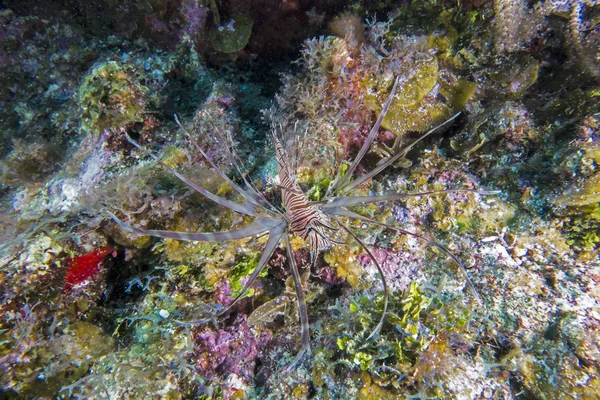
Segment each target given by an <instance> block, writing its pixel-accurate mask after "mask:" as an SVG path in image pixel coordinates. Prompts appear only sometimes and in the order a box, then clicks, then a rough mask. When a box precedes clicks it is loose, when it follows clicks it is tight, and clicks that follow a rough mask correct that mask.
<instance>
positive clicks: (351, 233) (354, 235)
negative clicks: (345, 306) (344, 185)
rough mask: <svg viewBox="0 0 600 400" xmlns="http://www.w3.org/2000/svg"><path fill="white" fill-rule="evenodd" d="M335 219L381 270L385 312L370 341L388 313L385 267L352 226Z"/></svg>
mask: <svg viewBox="0 0 600 400" xmlns="http://www.w3.org/2000/svg"><path fill="white" fill-rule="evenodd" d="M338 215H339V214H338ZM333 219H334V220H335V221H336V222H337V223H338V224H339V226H341V227H342V229H343V230H345V231H346V232H348V234H350V236H352V237H353V238H354V240H356V241H357V242H358V244H359V245H360V247H362V248H363V250H364V251H365V252H366V253H367V254H368V255H369V257H370V258H371V261H373V263H374V264H375V266H376V267H377V272H379V275H380V276H381V282H382V283H383V312H382V313H381V318H380V319H379V323H378V324H377V326H376V327H375V329H373V331H372V332H371V334H370V335H369V336H368V337H367V338H366V339H365V340H367V341H368V340H371V339H372V338H373V337H374V336H375V335H377V334H378V333H379V331H381V327H382V326H383V323H384V322H385V316H386V314H387V308H388V299H389V287H388V284H387V279H386V277H385V273H384V272H383V268H381V265H379V263H378V262H377V260H376V259H375V257H374V256H373V254H372V253H371V251H370V250H369V248H368V247H367V246H366V245H365V244H364V243H363V241H362V240H360V238H359V237H358V236H356V234H355V233H354V232H352V230H351V229H350V228H348V227H347V226H346V225H344V224H343V223H342V222H341V221H340V220H339V219H338V218H337V217H333Z"/></svg>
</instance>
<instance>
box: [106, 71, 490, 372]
mask: <svg viewBox="0 0 600 400" xmlns="http://www.w3.org/2000/svg"><path fill="white" fill-rule="evenodd" d="M398 82H399V80H398V78H396V81H395V82H394V85H393V87H392V90H391V93H390V95H389V97H388V99H387V101H386V102H385V104H384V105H383V108H382V111H381V114H380V115H379V117H378V118H377V121H376V122H375V125H374V126H373V127H372V129H371V131H370V132H369V135H368V136H367V138H366V140H365V142H364V144H363V146H362V147H361V149H360V151H359V152H358V154H357V155H356V157H355V158H354V160H353V161H352V162H351V163H350V165H349V166H348V168H347V170H346V172H345V174H344V175H343V176H340V175H339V173H338V176H337V177H336V178H335V179H334V180H333V181H332V182H331V184H330V186H329V188H328V190H327V194H326V195H325V199H323V200H321V201H319V202H310V201H309V200H308V198H307V196H306V195H305V194H304V193H303V192H302V190H301V188H300V186H299V185H298V182H297V180H296V174H295V172H294V169H293V168H292V166H294V165H295V164H296V163H297V161H298V157H292V158H290V157H289V156H288V152H286V149H285V148H284V147H283V145H282V141H281V140H280V139H279V138H278V137H277V135H276V134H275V130H274V131H273V138H274V144H275V153H276V158H277V162H278V164H279V173H278V175H279V180H280V183H281V184H280V185H279V186H280V187H281V190H282V201H283V205H284V207H285V214H284V213H282V212H281V211H280V210H278V209H277V208H276V207H273V205H272V204H271V203H269V202H268V200H267V199H266V198H265V197H264V196H263V195H262V194H261V193H260V192H258V191H257V190H256V189H255V188H254V187H253V186H252V185H251V184H250V182H249V181H248V180H247V179H246V177H245V175H244V174H242V173H241V171H240V168H239V165H238V163H237V160H236V156H237V155H236V154H235V152H232V153H233V155H232V156H231V162H232V164H233V165H234V166H235V167H236V169H237V170H238V172H239V173H240V175H241V178H242V180H243V181H244V185H245V187H242V186H240V185H238V184H237V183H235V182H234V181H233V180H231V179H230V178H229V177H228V176H227V175H226V174H225V173H224V172H223V171H221V170H220V169H219V167H218V166H217V165H216V164H215V163H214V162H213V160H212V159H211V158H210V157H209V156H208V155H207V154H206V153H205V152H204V151H203V150H202V149H201V148H200V147H199V146H198V145H197V144H196V143H195V142H193V140H192V143H193V144H194V146H195V147H196V149H197V150H198V151H199V152H200V153H201V154H202V155H203V157H204V158H205V159H206V160H207V161H208V162H209V164H210V165H211V166H212V167H213V168H214V169H215V171H216V172H217V173H218V174H219V175H220V176H221V177H222V178H223V179H224V180H225V181H226V182H227V183H228V184H229V185H230V186H231V187H232V188H233V189H234V190H235V191H236V192H237V193H238V194H240V195H241V196H242V197H243V198H244V201H243V202H242V203H239V202H234V201H231V200H229V199H226V198H224V197H221V196H219V195H217V194H214V193H211V192H209V191H207V190H206V189H204V188H202V187H201V186H198V185H196V184H195V183H194V182H192V181H190V180H189V179H187V178H186V177H185V176H183V175H181V174H180V173H179V172H177V171H175V170H174V169H172V168H171V167H169V166H168V165H167V164H165V163H164V162H163V161H162V160H161V159H160V158H158V157H157V156H156V155H154V154H153V153H151V152H147V151H146V150H145V149H144V148H143V147H142V146H141V145H140V144H138V143H137V142H136V141H134V140H133V139H131V138H130V137H129V136H128V135H127V134H125V135H126V137H127V140H129V142H130V143H132V144H133V145H134V146H135V147H137V148H139V149H140V150H142V151H144V152H147V153H148V155H149V156H150V157H152V158H153V159H154V160H156V161H157V162H158V163H159V164H161V165H162V166H163V167H164V168H166V169H167V170H169V171H170V172H171V173H172V174H173V175H175V176H176V177H177V178H178V179H180V180H181V181H183V182H184V183H186V184H187V185H188V186H189V187H191V188H192V189H194V190H195V191H197V192H198V193H200V194H201V195H203V196H204V197H206V198H208V199H210V200H212V201H214V202H215V203H217V204H220V205H221V206H223V207H225V208H228V209H230V210H232V211H234V212H236V213H239V214H243V215H247V216H251V217H254V221H253V222H251V223H250V224H248V225H246V226H244V227H241V228H237V229H232V230H229V231H223V232H198V233H193V232H174V231H167V230H145V229H140V228H137V227H134V226H131V225H128V224H126V223H124V222H122V221H121V220H119V219H118V218H117V217H116V216H115V215H114V214H112V213H110V212H108V211H107V213H108V214H109V215H110V216H111V218H112V219H113V220H114V221H115V222H116V223H117V224H118V225H119V226H120V227H121V228H123V229H125V230H127V231H129V232H133V233H137V234H141V235H152V236H156V237H160V238H169V239H177V240H187V241H202V242H210V241H226V240H239V239H243V238H247V237H250V236H255V235H262V234H265V233H268V238H267V242H266V244H265V248H264V250H263V252H262V255H261V257H260V260H259V261H258V265H257V266H256V268H255V270H254V272H253V273H252V275H251V276H250V277H249V278H248V280H247V281H246V283H245V285H244V287H243V288H242V290H241V291H240V292H239V293H238V295H237V297H236V298H235V299H234V300H233V302H231V303H230V305H229V306H228V307H227V308H224V309H222V310H221V311H219V312H217V313H216V314H215V315H212V316H210V317H207V318H203V319H200V320H197V321H190V322H182V323H183V324H202V323H206V322H208V321H214V319H215V317H220V316H223V315H225V314H227V313H228V312H229V310H230V309H231V308H232V307H233V306H234V305H235V304H236V302H237V301H238V300H239V299H240V298H241V297H242V296H244V295H245V293H246V292H247V291H248V289H249V288H250V287H251V286H252V284H253V283H254V282H255V280H256V279H257V278H258V277H259V275H260V273H261V272H262V270H263V269H264V268H265V267H266V265H267V263H268V261H269V259H270V258H271V256H272V255H273V252H274V251H275V249H276V248H277V247H278V246H279V245H280V244H281V243H282V242H283V244H284V246H285V249H286V252H287V256H288V263H289V266H290V270H291V272H292V277H293V279H294V283H295V289H296V296H297V301H298V314H299V319H300V323H301V325H302V331H301V334H302V336H301V337H302V346H301V348H300V351H299V352H298V354H297V355H296V358H295V359H294V361H293V362H292V363H291V365H290V366H288V368H290V367H291V366H292V365H294V364H295V363H296V362H297V361H298V360H299V359H300V358H301V357H302V355H303V354H305V353H306V352H307V351H308V349H309V343H310V342H309V323H308V313H307V307H306V301H305V298H304V292H303V288H302V280H301V277H300V274H299V271H298V267H297V266H296V264H295V261H294V253H293V250H292V247H291V244H290V233H291V234H295V235H298V236H300V237H302V238H303V239H304V240H305V241H306V242H307V243H308V245H309V247H310V250H311V252H312V253H313V254H316V253H317V252H318V251H320V250H324V249H327V248H329V247H331V245H332V244H333V243H338V242H335V241H334V240H332V239H331V237H330V236H329V233H328V231H336V230H338V229H342V230H343V231H345V232H346V233H347V234H348V237H349V238H350V239H353V240H355V241H356V242H357V243H358V244H359V245H360V247H361V248H362V249H363V250H364V252H365V253H366V254H367V255H368V256H369V257H370V259H371V261H372V263H373V265H375V267H376V268H377V270H378V272H379V274H380V276H381V282H382V284H383V312H382V315H381V318H380V320H379V323H378V324H377V326H376V327H375V328H374V329H373V331H372V333H371V334H370V335H369V337H367V338H366V339H365V340H369V339H370V338H371V337H373V336H374V335H376V334H377V333H378V332H379V330H380V329H381V327H382V326H383V323H384V320H385V315H386V312H387V304H388V296H389V293H388V292H389V290H388V285H387V283H386V278H385V275H384V273H383V269H382V268H381V266H380V265H379V263H378V262H377V260H376V259H375V257H374V256H373V254H372V253H371V251H370V250H369V248H368V247H367V246H366V245H365V244H364V243H363V241H362V240H361V239H360V238H359V237H358V236H357V235H356V234H355V233H354V232H353V231H352V230H351V229H350V228H349V227H348V226H347V225H345V224H344V222H343V220H341V219H340V217H342V218H347V219H352V220H357V221H362V222H363V223H367V224H374V225H379V226H383V227H385V228H387V229H391V230H395V231H396V232H398V233H399V234H403V235H409V236H412V237H416V238H418V239H419V240H422V241H424V242H425V243H427V244H429V245H431V246H435V247H437V248H438V249H440V250H441V251H442V252H444V253H445V254H446V255H448V256H449V257H451V258H452V259H453V260H454V261H455V262H456V264H457V265H458V266H459V268H460V269H461V270H462V272H463V274H464V276H465V280H466V284H467V286H469V287H470V288H471V289H472V291H473V294H474V296H475V299H476V300H477V301H478V302H479V303H480V304H482V302H481V300H480V298H479V295H478V294H477V291H476V290H475V286H474V285H473V283H472V282H471V280H470V279H469V277H468V276H467V273H466V270H465V268H464V266H463V264H462V263H461V261H460V259H459V258H458V257H457V256H456V255H454V254H453V253H452V252H451V251H450V250H448V248H446V247H445V246H444V245H442V244H441V243H438V242H436V241H435V240H432V239H429V238H427V237H425V236H422V235H419V234H417V233H415V232H411V231H407V230H405V229H402V228H400V227H397V226H395V225H390V224H386V223H383V222H380V221H377V220H375V219H372V218H369V217H366V216H363V215H360V214H358V213H355V212H353V211H352V210H350V209H349V207H352V206H356V205H361V204H369V203H380V202H388V201H394V200H401V199H407V198H413V197H423V196H437V195H444V194H447V193H452V192H471V193H477V194H483V195H487V194H497V193H498V192H497V191H477V190H473V189H447V190H440V191H435V192H422V193H408V194H387V195H380V196H351V195H350V193H351V192H352V191H353V190H355V189H356V188H357V187H359V186H360V185H361V184H363V183H364V182H366V181H368V180H369V179H371V178H373V177H374V176H375V175H377V174H379V173H380V172H381V171H383V170H384V169H385V168H387V167H388V166H390V165H392V164H393V163H394V162H395V161H396V160H398V159H399V158H400V157H403V156H405V155H406V154H407V153H408V151H409V150H410V149H411V148H412V147H413V146H414V145H415V144H416V143H418V142H419V141H421V140H423V139H424V138H426V137H427V136H428V135H429V134H431V133H432V132H434V131H435V130H436V129H438V128H440V127H441V126H443V125H445V124H447V123H449V122H450V121H452V120H453V119H454V118H456V116H457V115H458V114H456V115H455V116H453V117H452V118H450V119H448V120H447V121H446V122H444V123H442V124H440V125H438V126H437V127H435V128H433V129H431V130H430V131H428V132H427V133H425V134H424V135H422V136H421V137H420V138H418V139H417V140H415V141H414V142H413V143H412V144H410V145H408V146H406V147H405V148H404V149H402V150H400V151H398V152H397V153H396V154H395V155H393V156H391V157H389V158H388V159H386V160H383V161H382V162H381V163H379V164H378V165H377V167H375V168H374V169H372V170H371V171H370V172H367V173H365V174H364V175H362V176H359V177H356V178H354V177H353V173H354V171H355V170H356V168H357V166H358V164H359V163H360V162H361V160H362V159H363V157H364V156H365V154H366V152H367V151H368V149H369V147H370V145H371V143H372V142H373V140H374V139H375V137H376V136H377V135H378V133H379V128H380V126H381V124H382V122H383V118H384V117H385V115H386V113H387V110H388V109H389V107H390V104H391V102H392V99H393V97H394V93H395V91H396V87H397V85H398ZM175 120H176V122H177V123H178V124H179V126H180V127H181V129H182V130H183V131H184V132H185V133H186V135H188V137H190V138H191V135H190V134H189V133H188V132H187V131H186V130H185V129H184V128H183V126H181V124H180V123H179V121H178V120H177V117H175ZM280 128H281V127H280ZM291 132H294V131H291ZM282 140H283V139H282ZM283 143H284V144H286V145H287V142H283ZM292 144H295V145H296V146H295V150H296V151H297V150H299V143H298V142H295V141H293V140H292ZM291 147H294V146H291ZM331 222H333V224H332V223H331ZM332 225H334V227H332ZM313 261H316V257H314V258H313Z"/></svg>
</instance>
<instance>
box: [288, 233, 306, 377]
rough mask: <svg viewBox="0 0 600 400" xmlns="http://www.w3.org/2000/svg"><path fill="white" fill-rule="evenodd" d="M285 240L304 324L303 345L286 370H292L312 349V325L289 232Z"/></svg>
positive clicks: (300, 314)
mask: <svg viewBox="0 0 600 400" xmlns="http://www.w3.org/2000/svg"><path fill="white" fill-rule="evenodd" d="M283 241H284V243H285V249H286V252H287V256H288V262H289V263H290V268H291V270H292V277H293V279H294V286H295V288H296V297H297V299H298V314H299V317H300V325H301V326H302V345H301V347H300V350H299V351H298V354H296V357H295V358H294V360H293V361H292V362H291V363H290V365H288V366H287V368H286V370H288V371H289V370H291V369H292V367H293V366H294V365H295V364H296V363H297V362H298V361H300V359H301V358H302V357H303V356H304V354H306V353H307V352H308V351H309V349H310V335H309V332H310V325H309V323H308V312H307V307H306V300H305V298H304V290H303V289H302V278H301V276H300V273H299V272H298V267H297V266H296V261H295V259H294V251H293V250H292V245H291V243H290V236H289V235H288V233H287V232H285V233H284V234H283Z"/></svg>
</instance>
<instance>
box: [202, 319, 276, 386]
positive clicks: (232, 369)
mask: <svg viewBox="0 0 600 400" xmlns="http://www.w3.org/2000/svg"><path fill="white" fill-rule="evenodd" d="M271 337H272V335H271V332H270V331H262V332H260V333H259V336H258V337H256V336H254V333H253V332H252V330H251V329H250V328H249V327H248V323H247V322H246V316H245V315H238V317H237V318H236V319H235V321H234V322H233V323H232V324H231V325H229V326H226V327H224V328H223V329H219V330H217V331H215V330H214V328H212V327H210V326H203V327H201V328H200V329H198V330H197V331H196V332H195V333H194V342H195V344H196V350H195V351H194V356H193V359H194V360H195V362H196V368H197V370H198V372H199V373H200V374H202V375H203V376H204V377H206V378H208V379H212V378H217V377H220V378H223V377H228V376H229V375H231V374H235V375H237V376H238V378H239V379H240V380H241V381H242V382H244V383H245V384H251V383H252V381H253V379H254V369H255V365H256V360H257V358H258V355H259V353H260V351H261V349H263V348H264V346H265V345H266V344H267V342H268V341H269V340H271ZM229 389H231V390H235V389H241V388H229Z"/></svg>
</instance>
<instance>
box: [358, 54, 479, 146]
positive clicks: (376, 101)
mask: <svg viewBox="0 0 600 400" xmlns="http://www.w3.org/2000/svg"><path fill="white" fill-rule="evenodd" d="M397 73H398V74H399V75H400V76H401V79H400V82H399V88H398V89H397V90H396V95H395V96H394V100H393V101H392V103H391V105H390V108H389V111H388V113H387V115H386V117H385V118H384V120H383V123H382V126H383V127H384V128H386V129H389V130H391V131H392V132H394V133H395V134H396V135H398V136H402V135H404V134H405V133H406V132H424V131H426V130H427V129H429V128H431V127H433V126H435V125H437V124H440V123H442V122H443V121H445V120H446V119H448V118H449V117H451V116H452V115H453V114H454V113H456V112H457V111H460V110H461V109H462V108H464V106H465V105H466V104H467V102H468V101H469V99H470V98H471V97H472V96H473V95H474V94H475V91H476V90H477V84H476V83H474V82H470V81H468V80H466V79H462V78H460V79H456V80H454V81H453V82H450V81H447V80H441V78H440V65H439V62H438V59H437V57H431V58H429V59H427V58H425V59H421V60H418V61H416V62H414V63H412V64H408V65H407V66H405V67H404V68H403V69H402V70H401V71H398V72H397ZM404 77H406V78H404ZM392 84H393V79H392V77H390V76H368V77H366V78H365V79H364V80H363V85H364V86H365V88H366V89H367V93H368V94H367V95H366V96H365V105H366V106H367V107H368V108H370V109H371V110H373V111H374V112H376V113H378V112H380V111H381V104H383V102H384V100H385V98H386V97H387V96H388V91H389V90H390V89H391V86H392ZM440 97H441V98H442V99H441V100H440Z"/></svg>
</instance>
